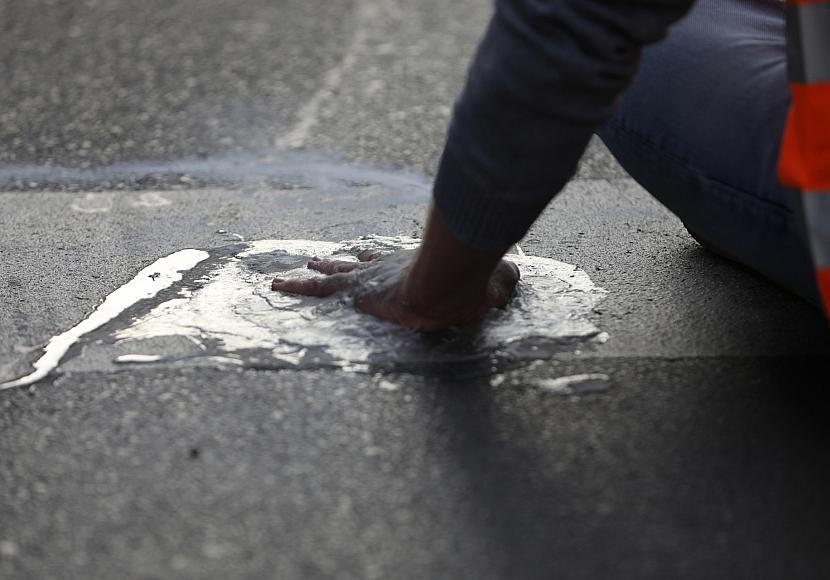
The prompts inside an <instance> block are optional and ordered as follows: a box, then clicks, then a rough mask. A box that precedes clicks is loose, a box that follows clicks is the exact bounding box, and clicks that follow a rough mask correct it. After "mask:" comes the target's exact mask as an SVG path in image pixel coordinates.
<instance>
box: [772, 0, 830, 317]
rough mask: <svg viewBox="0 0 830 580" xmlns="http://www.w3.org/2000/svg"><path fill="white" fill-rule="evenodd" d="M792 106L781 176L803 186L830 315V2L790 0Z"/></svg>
mask: <svg viewBox="0 0 830 580" xmlns="http://www.w3.org/2000/svg"><path fill="white" fill-rule="evenodd" d="M786 10H787V52H788V55H787V61H788V67H789V79H790V89H791V91H792V104H791V106H790V112H789V116H788V117H787V126H786V129H785V130H784V137H783V140H782V143H781V159H780V163H779V175H780V177H781V182H782V183H784V184H785V185H788V186H791V187H795V188H797V189H800V190H801V192H802V199H803V205H804V215H805V222H806V223H805V226H806V230H807V237H808V239H809V241H810V250H811V252H812V257H813V265H814V266H815V268H816V274H817V278H818V286H819V291H820V293H821V297H822V301H823V303H824V310H825V312H826V313H827V315H828V317H830V0H787V7H786Z"/></svg>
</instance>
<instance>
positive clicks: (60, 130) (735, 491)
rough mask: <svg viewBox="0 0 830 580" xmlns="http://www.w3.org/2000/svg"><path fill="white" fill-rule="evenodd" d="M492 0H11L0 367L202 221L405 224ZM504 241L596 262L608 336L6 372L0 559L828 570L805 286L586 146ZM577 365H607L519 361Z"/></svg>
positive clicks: (193, 237) (210, 232) (353, 575)
mask: <svg viewBox="0 0 830 580" xmlns="http://www.w3.org/2000/svg"><path fill="white" fill-rule="evenodd" d="M489 10H490V7H489V5H488V4H487V3H486V2H483V1H479V0H462V1H456V2H452V3H444V2H437V1H436V0H422V1H420V2H403V1H402V0H365V1H363V2H355V1H347V2H338V3H332V2H323V1H322V0H287V1H271V2H266V1H265V0H249V1H246V2H230V1H219V0H207V1H205V0H203V1H199V2H196V1H195V0H182V1H177V2H162V1H155V0H153V1H149V2H140V3H138V2H125V1H123V0H108V1H104V0H86V1H83V2H73V3H68V2H58V1H56V0H6V1H4V2H2V3H0V30H2V33H0V78H2V79H3V82H0V209H2V211H0V257H1V258H2V259H0V288H1V289H2V290H0V296H2V300H0V380H2V379H9V378H12V377H14V376H17V375H19V374H23V373H24V372H25V371H26V369H27V368H28V365H29V364H30V363H31V361H32V360H33V358H35V357H36V356H37V354H38V352H39V350H38V349H39V347H41V346H42V345H43V344H44V343H45V342H46V341H47V340H48V339H49V338H50V337H51V336H53V335H56V334H58V333H60V332H62V331H64V330H66V329H68V328H70V327H72V326H74V325H75V324H77V323H78V322H79V321H81V320H82V319H83V318H84V317H85V316H86V315H87V314H88V313H89V312H90V311H91V310H92V309H94V308H95V306H96V305H97V304H98V303H99V302H100V301H101V300H102V299H103V298H104V297H105V296H106V295H108V294H109V293H110V292H112V291H113V290H114V289H116V288H117V287H119V286H120V285H121V284H124V283H125V282H127V281H129V280H130V279H131V278H132V277H133V276H134V275H135V273H136V272H138V271H139V270H140V269H141V268H143V267H144V266H146V265H148V264H150V263H152V262H153V261H155V260H156V259H158V258H159V257H161V256H164V255H166V254H168V253H171V252H173V251H176V250H180V249H183V248H189V247H193V248H210V247H216V246H220V245H226V244H228V243H231V242H232V241H234V239H233V238H232V237H230V234H229V233H217V232H219V231H223V232H230V233H235V234H239V235H241V236H244V237H245V238H246V239H261V238H310V239H324V240H333V241H337V240H341V239H348V238H353V237H355V236H359V235H363V234H369V233H377V234H387V235H394V234H415V233H417V232H419V231H420V228H421V227H422V225H423V222H422V220H423V216H424V210H425V206H426V203H427V201H428V191H429V180H430V177H431V175H432V174H433V173H434V168H435V164H436V161H437V157H438V155H439V154H440V151H441V147H442V144H443V136H444V132H445V130H446V123H447V122H448V120H449V113H450V105H451V103H452V100H453V98H454V96H455V94H456V93H457V91H458V90H459V88H460V86H461V84H462V82H463V76H464V72H465V68H466V64H467V61H468V59H469V57H470V55H471V53H472V51H473V50H474V47H475V43H476V40H477V38H478V37H479V35H480V34H481V32H482V30H483V27H484V26H485V24H486V21H487V18H488V15H489ZM286 135H287V136H289V137H290V138H291V139H288V140H285V136H286ZM280 139H284V140H283V141H280ZM297 141H299V142H300V143H297ZM292 142H293V144H295V145H296V144H299V145H301V146H302V148H303V150H304V151H306V152H307V153H299V154H293V155H287V156H286V155H284V154H281V153H280V152H279V149H280V146H281V145H290V144H292ZM309 155H310V156H312V157H308V156H309ZM309 159H312V161H309ZM292 167H295V168H296V169H292ZM372 168H380V169H372ZM321 175H322V178H321ZM419 176H420V177H419ZM159 197H161V198H163V199H164V200H166V201H168V202H169V204H168V205H161V206H159V205H154V203H155V202H156V201H157V200H158V199H159ZM79 208H80V209H79ZM523 248H524V250H525V251H526V252H527V253H529V254H535V255H541V256H547V257H551V258H555V259H559V260H562V261H565V262H568V263H572V264H577V265H579V266H580V267H581V268H582V269H584V270H585V271H586V272H588V273H589V274H590V275H591V277H592V279H593V280H594V281H595V282H596V283H597V284H599V285H601V286H602V287H604V288H606V289H607V290H608V291H609V297H608V298H607V299H606V300H605V302H604V303H603V304H601V305H600V307H599V308H597V309H596V311H595V313H594V315H593V320H594V321H595V322H596V324H597V325H598V326H599V327H600V328H601V329H602V330H604V331H606V332H608V333H609V334H610V336H611V339H610V341H609V342H608V343H607V344H604V345H602V346H599V347H597V348H596V349H594V350H592V351H586V352H583V353H580V354H577V353H574V352H562V353H561V355H560V356H556V357H553V358H552V359H551V360H550V361H548V362H546V363H544V364H542V365H537V366H534V367H532V368H526V369H520V370H519V371H517V372H515V373H513V374H511V375H510V379H509V380H508V381H506V382H505V383H503V384H502V385H500V386H498V387H493V386H491V384H490V382H489V380H488V379H487V377H483V378H481V379H469V380H450V379H448V378H446V377H443V378H442V377H434V376H432V377H431V376H428V375H426V376H418V375H400V376H395V377H392V379H393V380H394V382H395V383H396V384H398V385H399V386H400V388H399V390H396V391H387V390H383V389H380V388H378V387H377V386H376V384H375V383H374V382H373V381H371V380H370V379H369V378H368V377H366V376H364V375H358V374H349V373H341V372H335V371H283V372H266V371H252V370H228V369H221V368H217V369H209V368H179V369H177V368H165V369H145V370H136V369H129V370H123V371H120V372H117V373H108V374H102V373H98V372H66V373H59V374H57V375H56V376H55V377H53V378H51V379H49V380H47V381H45V382H43V383H40V384H38V385H36V386H35V387H34V388H31V389H16V390H8V391H3V392H0V578H3V579H4V580H5V579H18V578H21V579H22V578H26V579H29V578H84V579H92V578H141V579H150V578H153V579H156V578H158V579H166V578H223V579H224V578H279V579H294V578H309V579H316V578H337V579H341V578H342V579H368V578H383V579H386V578H396V579H408V578H413V579H423V578H436V579H437V578H453V579H462V578H476V579H511V580H513V579H532V578H546V579H547V578H563V579H568V578H574V579H589V578H590V579H594V578H615V579H629V578H630V579H635V578H636V579H643V578H648V579H651V578H655V579H657V578H660V579H663V578H680V579H686V578H688V579H704V578H753V579H756V578H776V579H778V578H799V579H812V578H815V579H819V578H828V577H830V532H828V530H827V525H828V521H830V493H828V490H830V456H828V454H827V452H826V444H827V440H828V436H830V433H828V431H830V426H828V425H830V424H828V422H827V413H828V404H830V400H828V399H829V398H830V396H828V394H827V389H826V387H827V383H828V380H827V374H826V372H827V361H828V354H830V331H828V328H827V324H826V323H825V322H824V320H823V319H822V317H821V315H820V313H819V312H818V311H816V310H815V309H814V308H812V307H811V306H809V305H806V304H804V303H802V302H800V301H799V300H798V299H796V298H794V297H792V296H790V295H788V294H786V293H785V292H783V291H781V290H778V289H777V288H775V287H773V286H771V285H769V284H768V283H767V282H766V281H764V280H763V279H761V278H759V277H758V276H756V275H754V274H753V273H751V272H749V271H747V270H745V269H743V268H741V267H739V266H736V265H734V264H731V263H729V262H727V261H725V260H722V259H720V258H718V257H716V256H713V255H712V254H710V253H708V252H706V251H705V250H703V249H701V248H700V247H699V246H698V245H697V244H696V243H695V242H694V241H693V240H692V239H691V237H690V236H689V235H688V234H687V233H686V231H685V229H684V228H683V227H682V224H681V223H680V222H679V221H678V220H677V219H676V218H675V217H673V216H672V215H671V214H669V213H668V212H667V211H666V210H665V209H664V208H662V207H661V206H659V205H658V204H657V203H656V202H654V201H653V200H652V199H651V198H650V197H649V196H648V194H647V193H646V192H644V191H643V190H642V189H641V188H639V187H638V186H637V185H636V184H635V183H634V182H633V181H632V180H631V179H630V178H628V177H627V176H626V174H625V173H624V172H623V171H622V170H621V169H620V168H619V167H618V166H617V165H616V163H615V162H614V161H613V159H611V158H610V156H609V155H608V153H607V152H606V151H605V150H604V149H603V148H602V147H601V146H600V145H598V144H596V143H595V144H593V145H592V147H591V149H590V150H589V151H588V153H587V154H586V157H585V159H584V160H583V164H582V167H581V169H580V172H579V174H578V176H577V177H576V179H575V180H574V181H573V182H572V183H571V184H570V185H569V186H568V188H567V190H566V191H565V192H564V193H563V194H561V195H560V196H559V197H558V198H557V199H556V200H555V202H554V203H553V204H552V205H551V206H550V208H549V209H548V211H547V212H546V213H545V214H544V215H543V216H542V218H541V219H540V220H539V222H538V223H537V224H536V226H535V227H534V229H533V230H532V232H531V233H530V234H529V236H528V238H527V240H526V241H525V242H524V243H523ZM596 372H598V373H605V374H607V375H609V376H610V377H611V383H612V388H611V389H610V390H608V391H607V392H604V393H597V394H593V395H586V396H580V397H566V396H557V395H554V394H552V393H548V392H544V391H542V390H539V389H538V388H536V387H534V386H533V385H534V379H537V378H544V377H558V376H565V375H571V374H580V373H596Z"/></svg>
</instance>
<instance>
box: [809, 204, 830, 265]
mask: <svg viewBox="0 0 830 580" xmlns="http://www.w3.org/2000/svg"><path fill="white" fill-rule="evenodd" d="M803 200H804V214H805V219H806V221H807V235H808V237H809V239H810V246H811V249H812V251H813V264H814V265H815V267H816V268H830V191H826V192H819V193H816V192H804V196H803Z"/></svg>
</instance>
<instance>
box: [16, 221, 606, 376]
mask: <svg viewBox="0 0 830 580" xmlns="http://www.w3.org/2000/svg"><path fill="white" fill-rule="evenodd" d="M418 243H419V240H417V239H413V238H406V237H381V236H369V237H366V238H362V239H360V240H350V241H344V242H339V243H335V242H322V241H308V240H262V241H256V242H248V243H245V244H237V245H235V246H231V247H226V248H218V249H216V250H212V251H210V252H209V253H208V252H203V251H200V250H183V252H185V253H182V252H178V253H176V254H173V255H172V256H168V257H167V258H163V259H162V260H159V261H158V262H156V263H155V264H153V265H151V266H149V267H148V268H146V269H145V270H143V271H142V272H140V273H139V274H138V275H137V276H136V278H135V279H134V280H133V281H131V282H130V283H128V284H127V285H125V286H124V287H122V288H120V289H119V290H116V292H114V293H113V294H111V295H110V297H108V298H107V300H106V301H105V302H104V304H102V305H101V307H99V309H98V310H96V312H95V313H94V314H93V315H92V316H90V318H88V319H87V320H86V321H84V322H82V323H81V324H79V325H78V326H77V327H75V328H73V329H71V330H70V331H68V332H66V333H64V334H62V335H60V336H59V337H56V338H55V339H53V340H52V341H51V342H50V343H49V344H50V347H52V345H53V343H55V344H56V345H57V344H60V348H58V347H57V346H55V347H54V348H52V349H51V350H50V347H47V351H46V355H44V357H43V358H42V359H41V360H40V361H38V363H37V364H36V365H35V366H36V371H35V373H33V374H32V375H30V376H29V377H25V378H24V379H21V380H19V381H15V382H12V383H6V384H4V385H0V387H7V386H16V385H21V384H29V383H30V382H33V380H39V379H40V378H42V377H43V376H45V375H46V374H48V373H49V372H50V371H51V370H52V369H54V368H55V366H56V365H57V363H58V362H59V361H60V359H61V358H62V357H63V355H64V354H65V353H66V352H67V350H68V348H69V346H71V345H72V344H74V343H75V342H78V341H79V340H80V341H81V345H82V347H83V349H82V352H81V354H80V355H79V356H76V357H75V358H73V359H72V360H70V361H67V362H65V363H64V364H63V366H64V368H66V369H67V370H102V369H104V370H105V369H116V368H119V369H124V368H128V367H129V366H131V365H136V366H140V367H141V368H147V367H154V366H159V365H167V366H169V365H212V366H216V365H228V364H231V365H235V366H244V367H251V368H274V369H282V368H289V369H290V368H293V369H303V368H337V369H344V370H350V371H365V372H378V371H399V372H416V373H421V372H423V373H429V372H432V371H449V372H453V373H456V372H469V373H479V374H489V373H492V372H495V371H496V370H497V368H498V367H500V366H501V365H503V364H504V363H505V362H511V361H522V360H534V359H544V358H548V357H550V356H551V354H552V353H554V352H557V351H562V350H563V349H566V348H567V349H572V348H574V345H584V344H585V343H591V342H603V341H604V340H605V339H606V338H607V335H605V334H604V333H602V332H600V330H599V329H598V328H597V327H596V326H595V325H594V324H593V323H591V322H590V321H589V320H588V319H587V317H586V315H587V314H589V313H590V311H591V310H592V309H593V308H594V307H595V306H596V305H597V304H598V303H599V302H600V301H601V300H602V299H603V298H604V296H605V294H606V292H605V290H603V289H601V288H599V287H597V286H596V285H594V284H593V282H592V281H591V280H590V278H589V277H588V275H587V274H585V273H584V272H582V271H581V270H579V269H577V268H576V267H575V266H572V265H569V264H565V263H562V262H558V261H556V260H551V259H547V258H540V257H534V256H525V255H509V256H508V259H509V260H511V261H513V262H515V263H516V264H517V265H518V267H519V269H520V271H521V275H522V279H521V281H520V283H519V286H518V288H517V292H516V295H515V297H514V299H513V301H512V302H511V304H510V305H509V306H508V307H507V308H505V309H502V310H494V311H492V312H491V313H490V314H489V315H488V316H487V317H486V319H485V320H484V321H483V322H482V323H481V324H480V325H475V326H474V327H465V328H460V329H455V330H451V331H448V332H446V333H436V334H421V333H416V332H413V331H409V330H406V329H402V328H400V327H397V326H396V325H394V324H391V323H388V322H384V321H381V320H378V319H375V318H373V317H371V316H368V315H365V314H362V313H360V312H358V311H356V310H355V309H354V307H353V305H352V303H351V299H350V298H349V297H348V296H347V295H337V294H335V295H333V296H331V297H328V298H310V297H302V296H295V295H289V294H282V293H279V292H273V291H272V290H271V289H270V283H271V280H272V279H273V278H274V277H275V276H279V277H282V278H288V277H292V276H296V277H300V276H302V277H308V276H318V275H321V274H318V273H316V272H313V271H310V270H308V269H307V268H306V263H307V261H308V259H309V258H311V257H313V256H317V257H321V258H328V257H334V258H338V259H347V260H355V259H356V258H355V257H354V256H355V255H356V254H357V253H358V252H359V251H361V250H372V251H396V250H401V249H414V248H416V247H417V246H418ZM174 257H176V258H174ZM185 257H186V258H187V261H186V263H184V261H181V260H183V259H184V258H185ZM165 261H166V262H165ZM173 262H175V263H176V265H175V266H173V267H172V269H171V267H170V264H171V263H173ZM156 273H158V274H160V276H159V277H155V276H153V275H154V274H156ZM151 282H152V283H153V284H155V283H156V282H158V286H159V289H161V287H162V286H163V285H164V284H167V285H166V286H163V287H164V288H166V289H165V291H164V292H159V289H157V290H156V291H155V292H150V290H149V289H145V290H142V291H143V292H145V294H140V293H137V292H138V291H137V290H130V291H126V290H125V288H130V289H136V288H138V287H139V286H140V287H141V288H142V289H144V288H145V286H148V285H149V284H150V283H151ZM168 282H169V283H168ZM125 295H129V296H131V298H130V299H126V298H124V299H122V298H118V300H113V297H116V296H118V297H121V296H125ZM136 297H138V300H135V299H134V298H136ZM110 302H113V303H117V304H118V307H113V308H110V307H109V305H108V303H110ZM105 306H106V308H105ZM102 309H103V310H102ZM99 311H101V312H99ZM93 331H94V332H93ZM88 333H92V334H88ZM76 352H77V351H76ZM27 381H28V382H27Z"/></svg>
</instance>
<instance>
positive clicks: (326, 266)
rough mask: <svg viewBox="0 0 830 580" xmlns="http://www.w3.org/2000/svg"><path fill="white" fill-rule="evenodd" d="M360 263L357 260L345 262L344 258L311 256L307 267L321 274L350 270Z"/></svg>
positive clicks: (342, 272)
mask: <svg viewBox="0 0 830 580" xmlns="http://www.w3.org/2000/svg"><path fill="white" fill-rule="evenodd" d="M359 265H360V264H359V263H358V262H347V261H346V260H321V259H320V258H312V259H311V261H310V262H309V263H308V269H309V270H314V271H315V272H321V273H323V274H344V273H346V272H351V271H352V270H354V269H355V268H357V267H358V266H359Z"/></svg>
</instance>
